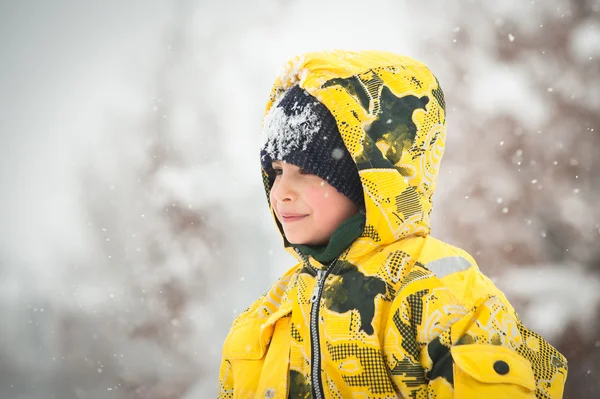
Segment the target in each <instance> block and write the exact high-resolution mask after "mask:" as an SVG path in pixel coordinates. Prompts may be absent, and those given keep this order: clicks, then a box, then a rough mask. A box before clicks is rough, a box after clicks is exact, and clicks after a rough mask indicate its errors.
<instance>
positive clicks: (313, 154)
mask: <svg viewBox="0 0 600 399" xmlns="http://www.w3.org/2000/svg"><path fill="white" fill-rule="evenodd" d="M260 159H261V165H262V167H263V169H264V170H265V172H266V173H267V174H268V175H269V177H271V178H274V176H275V173H274V170H273V167H272V166H271V163H272V162H273V161H274V160H278V161H284V162H287V163H291V164H293V165H296V166H298V167H300V168H301V169H303V170H305V171H306V172H307V173H311V174H314V175H317V176H319V177H320V178H322V179H323V180H325V181H327V183H329V184H330V185H331V186H333V187H335V188H336V190H337V191H339V192H340V193H342V194H344V195H345V196H346V197H348V198H349V199H350V200H351V201H353V202H354V203H356V204H357V205H358V206H359V207H361V208H364V194H363V189H362V183H361V181H360V177H359V175H358V169H357V167H356V164H355V163H354V160H353V159H352V156H351V155H350V153H349V152H348V149H347V148H346V146H345V145H344V142H343V140H342V137H341V136H340V132H339V130H338V128H337V123H336V121H335V118H334V117H333V115H332V114H331V112H329V110H328V109H327V107H325V106H324V105H323V104H321V103H320V102H319V101H318V100H317V99H316V98H315V97H313V96H312V95H310V94H309V93H308V92H307V91H305V90H304V89H302V88H300V87H299V86H298V85H296V86H293V87H291V88H290V89H289V90H287V92H286V93H285V94H284V95H283V97H282V99H281V101H279V103H277V105H275V106H274V107H273V108H271V110H270V111H269V113H268V114H267V115H266V116H265V121H264V129H263V145H262V148H261V151H260Z"/></svg>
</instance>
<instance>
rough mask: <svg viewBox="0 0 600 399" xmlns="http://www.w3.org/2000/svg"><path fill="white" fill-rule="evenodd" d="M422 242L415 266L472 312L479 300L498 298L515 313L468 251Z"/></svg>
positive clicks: (437, 242)
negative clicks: (429, 274) (439, 283)
mask: <svg viewBox="0 0 600 399" xmlns="http://www.w3.org/2000/svg"><path fill="white" fill-rule="evenodd" d="M423 240H424V242H423V244H422V246H421V249H420V251H418V254H415V255H416V259H414V260H415V264H418V265H419V266H421V267H423V268H425V269H427V270H429V271H430V272H431V273H432V274H434V275H435V277H437V279H439V280H440V281H441V283H442V284H443V285H444V286H445V287H447V288H448V289H449V290H450V291H451V292H452V294H453V295H454V296H455V297H456V298H457V299H458V300H459V301H460V302H461V303H462V304H463V306H465V307H466V308H468V309H470V308H471V307H472V306H473V305H474V304H475V302H477V300H479V299H481V298H484V297H490V296H496V297H498V298H499V299H500V300H501V301H502V302H503V303H504V304H505V305H506V306H507V308H508V309H510V310H511V311H512V312H513V313H514V309H513V307H512V306H511V305H510V303H509V301H508V300H507V299H506V296H505V295H504V293H503V292H502V291H501V290H500V289H499V288H498V287H496V285H495V284H494V283H493V282H492V280H491V279H490V278H489V277H487V276H486V275H485V274H484V273H483V272H482V271H481V270H480V269H479V266H478V264H477V262H476V261H475V259H474V258H473V257H472V256H471V255H470V254H469V253H468V252H467V251H465V250H464V249H462V248H459V247H456V246H454V245H451V244H448V243H446V242H444V241H442V240H439V239H437V238H435V237H432V236H427V237H424V238H423ZM392 245H394V244H392Z"/></svg>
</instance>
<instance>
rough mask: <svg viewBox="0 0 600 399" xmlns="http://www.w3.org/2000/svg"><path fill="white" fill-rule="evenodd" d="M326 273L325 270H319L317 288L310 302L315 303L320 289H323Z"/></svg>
mask: <svg viewBox="0 0 600 399" xmlns="http://www.w3.org/2000/svg"><path fill="white" fill-rule="evenodd" d="M324 274H325V271H324V270H321V269H319V270H317V285H315V290H314V291H313V294H312V296H311V297H310V303H314V302H315V301H316V300H317V297H318V296H319V291H320V290H321V286H322V285H323V275H324Z"/></svg>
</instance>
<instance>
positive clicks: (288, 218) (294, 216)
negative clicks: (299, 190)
mask: <svg viewBox="0 0 600 399" xmlns="http://www.w3.org/2000/svg"><path fill="white" fill-rule="evenodd" d="M280 216H281V221H282V222H285V223H291V222H297V221H298V220H302V219H304V218H305V217H307V216H308V215H302V214H299V213H281V215H280Z"/></svg>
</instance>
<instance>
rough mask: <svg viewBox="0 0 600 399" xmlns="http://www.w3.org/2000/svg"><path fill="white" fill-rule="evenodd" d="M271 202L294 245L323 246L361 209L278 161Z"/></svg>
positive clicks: (324, 184) (313, 177) (322, 183)
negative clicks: (342, 224)
mask: <svg viewBox="0 0 600 399" xmlns="http://www.w3.org/2000/svg"><path fill="white" fill-rule="evenodd" d="M273 169H275V174H276V177H275V182H274V183H273V187H272V188H271V194H270V200H271V205H272V207H273V210H274V211H275V215H276V216H277V219H278V220H279V222H280V223H281V225H282V227H283V231H284V233H285V237H286V238H287V240H288V241H289V242H290V243H292V244H304V245H322V244H326V243H327V242H328V241H329V238H330V237H331V235H332V234H333V232H334V231H335V230H336V229H337V228H338V227H339V225H340V224H341V223H342V222H343V221H344V220H346V219H348V218H349V217H350V216H352V215H354V214H355V213H356V212H358V206H357V205H356V204H355V203H354V202H352V201H351V200H350V199H348V197H346V196H345V195H343V194H341V193H340V192H338V191H337V190H336V189H335V188H334V187H332V186H330V185H329V183H327V182H326V181H325V180H323V179H321V178H320V177H318V176H316V175H311V174H306V173H305V172H304V171H303V170H302V169H300V168H299V167H297V166H296V165H292V164H289V163H285V162H281V161H275V162H273Z"/></svg>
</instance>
